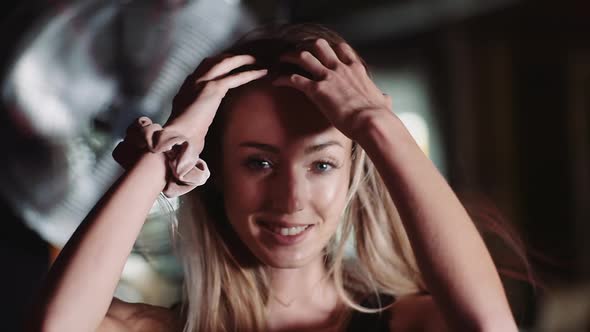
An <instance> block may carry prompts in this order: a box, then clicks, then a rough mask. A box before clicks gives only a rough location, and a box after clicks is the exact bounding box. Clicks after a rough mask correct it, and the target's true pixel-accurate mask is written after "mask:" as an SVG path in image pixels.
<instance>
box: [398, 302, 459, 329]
mask: <svg viewBox="0 0 590 332" xmlns="http://www.w3.org/2000/svg"><path fill="white" fill-rule="evenodd" d="M390 330H391V331H437V332H439V331H448V328H447V325H446V323H445V321H444V318H443V315H442V313H441V312H440V310H439V308H438V306H437V305H436V303H434V300H433V299H432V296H430V295H407V296H404V297H401V298H399V299H397V300H396V301H395V303H394V304H393V305H392V306H391V321H390Z"/></svg>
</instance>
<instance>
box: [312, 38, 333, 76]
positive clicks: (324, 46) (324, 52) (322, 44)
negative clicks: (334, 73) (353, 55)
mask: <svg viewBox="0 0 590 332" xmlns="http://www.w3.org/2000/svg"><path fill="white" fill-rule="evenodd" d="M312 50H313V55H315V56H316V58H318V59H319V60H320V62H321V63H322V64H323V65H324V66H325V67H326V68H329V69H336V66H337V65H338V62H339V59H338V56H337V55H336V52H334V49H332V46H330V44H329V43H328V42H327V41H326V40H325V39H323V38H320V39H317V40H315V41H314V43H313V45H312Z"/></svg>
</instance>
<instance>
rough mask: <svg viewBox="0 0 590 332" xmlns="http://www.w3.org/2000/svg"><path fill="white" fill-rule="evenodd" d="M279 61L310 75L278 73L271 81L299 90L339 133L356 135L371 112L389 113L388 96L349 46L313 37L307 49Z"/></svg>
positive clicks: (284, 56)
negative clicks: (290, 64)
mask: <svg viewBox="0 0 590 332" xmlns="http://www.w3.org/2000/svg"><path fill="white" fill-rule="evenodd" d="M281 61H283V62H288V63H292V64H295V65H298V66H299V67H301V68H302V69H304V70H306V71H307V72H308V73H310V74H311V75H312V76H313V79H310V78H307V77H304V76H302V75H299V74H292V75H290V76H281V77H279V78H277V79H276V80H275V81H274V82H273V85H275V86H283V87H291V88H295V89H297V90H299V91H301V92H303V93H304V94H305V95H306V96H307V97H308V98H309V99H310V100H311V101H312V102H313V103H314V104H315V105H316V106H317V107H318V108H319V110H320V111H321V112H322V113H323V114H324V116H326V118H327V119H328V120H329V121H330V122H331V123H332V124H333V125H334V126H335V127H336V128H337V129H338V130H340V131H341V132H342V133H344V134H345V135H346V136H348V137H349V138H351V139H357V138H358V137H357V135H358V133H360V132H361V131H362V130H363V127H364V125H365V124H366V123H367V121H368V120H370V119H371V118H372V117H373V116H377V115H380V114H383V113H384V112H388V113H391V98H390V97H389V96H388V95H386V94H384V93H382V92H381V90H379V88H377V86H376V85H375V83H373V81H372V80H371V79H370V78H369V76H368V73H367V70H366V68H365V66H364V65H363V63H362V62H361V60H360V58H359V57H358V56H357V55H356V53H355V52H354V50H353V49H352V47H350V45H348V44H346V43H340V44H338V45H336V46H335V47H333V48H332V47H331V46H330V44H329V43H328V42H327V41H326V40H324V39H317V40H315V41H314V42H313V43H312V44H311V46H310V47H309V49H308V50H303V51H299V52H291V53H287V54H284V55H283V56H281Z"/></svg>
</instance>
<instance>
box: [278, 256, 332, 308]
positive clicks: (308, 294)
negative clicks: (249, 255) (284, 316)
mask: <svg viewBox="0 0 590 332" xmlns="http://www.w3.org/2000/svg"><path fill="white" fill-rule="evenodd" d="M269 276H270V288H271V294H272V296H271V298H270V301H269V309H271V310H272V309H273V307H277V308H280V307H283V308H285V307H289V308H293V307H303V306H309V305H312V304H314V303H315V304H318V303H322V302H326V300H327V299H328V298H332V296H333V295H335V294H334V292H333V286H332V283H331V281H330V280H329V278H328V276H327V272H326V268H325V266H324V262H323V257H318V259H316V260H314V261H312V262H310V263H309V264H307V265H305V266H302V267H298V268H291V269H279V268H269Z"/></svg>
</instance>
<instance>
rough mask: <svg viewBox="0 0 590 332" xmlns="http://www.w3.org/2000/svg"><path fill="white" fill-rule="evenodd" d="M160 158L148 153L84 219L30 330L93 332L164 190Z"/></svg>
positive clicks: (64, 252) (50, 277)
mask: <svg viewBox="0 0 590 332" xmlns="http://www.w3.org/2000/svg"><path fill="white" fill-rule="evenodd" d="M163 158H164V156H163V155H162V154H151V153H147V154H145V155H143V157H141V158H140V159H139V161H138V162H137V163H136V164H135V165H134V166H133V167H132V168H131V169H130V170H129V171H128V172H126V173H124V174H123V175H122V176H121V178H119V179H118V180H117V182H115V184H113V186H112V187H111V188H110V189H109V191H108V192H107V193H106V194H105V195H104V197H103V198H102V199H101V200H100V201H99V203H98V204H97V205H96V206H95V207H94V209H93V210H92V211H91V213H90V214H89V215H88V217H86V219H85V220H84V221H83V222H82V224H81V225H80V226H79V227H78V229H77V230H76V232H75V233H74V234H73V236H72V237H71V238H70V240H69V241H68V243H67V244H66V245H65V247H64V248H63V249H62V251H61V253H60V255H59V256H58V258H57V259H56V261H55V263H54V264H53V266H52V267H51V270H50V271H49V274H48V276H47V279H46V281H45V284H44V287H43V289H42V291H41V293H40V294H39V298H38V300H37V303H36V305H35V308H34V313H33V317H31V319H30V320H29V322H30V324H31V325H30V326H29V327H28V329H27V330H28V331H56V332H57V331H60V332H67V331H76V332H79V331H94V330H96V328H97V327H98V326H99V324H100V323H101V321H102V320H103V318H104V317H105V314H106V312H107V309H108V307H109V305H110V303H111V300H112V297H113V293H114V291H115V287H116V285H117V283H118V281H119V278H120V276H121V272H122V270H123V266H124V265H125V261H126V260H127V257H128V256H129V253H130V252H131V248H132V246H133V243H134V242H135V240H136V238H137V235H138V233H139V231H140V230H141V227H142V225H143V223H144V221H145V219H146V216H147V214H148V212H149V210H150V208H151V207H152V205H153V203H154V202H155V200H156V197H157V196H158V194H159V193H160V191H162V189H163V188H164V185H165V183H166V182H165V172H166V168H165V164H164V160H163Z"/></svg>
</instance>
